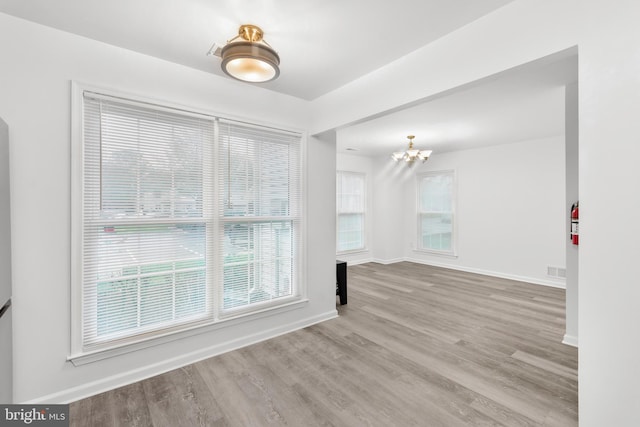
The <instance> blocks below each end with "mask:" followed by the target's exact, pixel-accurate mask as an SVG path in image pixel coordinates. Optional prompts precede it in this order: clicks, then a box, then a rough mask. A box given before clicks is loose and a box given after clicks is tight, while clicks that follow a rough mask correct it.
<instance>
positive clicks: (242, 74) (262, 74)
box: [220, 41, 280, 83]
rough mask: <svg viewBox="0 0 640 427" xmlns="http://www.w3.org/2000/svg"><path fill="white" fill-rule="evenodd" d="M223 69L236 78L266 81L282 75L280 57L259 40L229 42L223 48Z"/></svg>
mask: <svg viewBox="0 0 640 427" xmlns="http://www.w3.org/2000/svg"><path fill="white" fill-rule="evenodd" d="M220 54H221V56H222V71H224V72H225V73H226V74H227V75H228V76H230V77H233V78H234V79H237V80H241V81H244V82H251V83H264V82H268V81H271V80H274V79H276V78H277V77H278V76H279V75H280V68H278V66H279V65H280V57H279V56H278V54H277V53H276V52H275V51H274V50H273V49H271V48H270V47H269V46H267V45H265V44H261V43H258V42H244V41H243V42H235V43H229V44H227V45H226V46H225V47H223V48H222V52H220Z"/></svg>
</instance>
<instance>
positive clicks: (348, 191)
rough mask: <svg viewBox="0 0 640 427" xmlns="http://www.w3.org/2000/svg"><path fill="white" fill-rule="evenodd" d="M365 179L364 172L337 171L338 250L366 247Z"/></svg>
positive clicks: (354, 249) (347, 250)
mask: <svg viewBox="0 0 640 427" xmlns="http://www.w3.org/2000/svg"><path fill="white" fill-rule="evenodd" d="M365 181H366V175H365V174H363V173H357V172H346V171H338V173H337V177H336V187H337V188H336V208H337V221H336V224H337V230H336V231H337V236H336V241H337V248H336V249H337V252H349V251H359V250H364V249H365V213H366V200H365V199H366V197H365V194H366V193H365V188H366V185H365Z"/></svg>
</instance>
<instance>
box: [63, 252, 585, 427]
mask: <svg viewBox="0 0 640 427" xmlns="http://www.w3.org/2000/svg"><path fill="white" fill-rule="evenodd" d="M348 284H349V304H348V305H345V306H339V308H338V310H339V313H340V317H339V318H337V319H334V320H330V321H327V322H324V323H321V324H319V325H315V326H311V327H308V328H305V329H302V330H299V331H296V332H293V333H290V334H287V335H284V336H281V337H278V338H274V339H271V340H268V341H265V342H262V343H259V344H255V345H252V346H250V347H246V348H243V349H241V350H237V351H233V352H230V353H226V354H223V355H221V356H218V357H214V358H211V359H208V360H205V361H202V362H199V363H195V364H193V365H189V366H186V367H184V368H181V369H177V370H174V371H171V372H168V373H166V374H164V375H159V376H157V377H154V378H150V379H147V380H145V381H141V382H139V383H135V384H132V385H129V386H126V387H122V388H119V389H116V390H112V391H109V392H107V393H103V394H100V395H97V396H93V397H91V398H88V399H84V400H81V401H78V402H75V403H72V404H71V407H70V415H71V425H72V426H83V427H84V426H127V427H129V426H156V427H159V426H171V427H178V426H188V427H192V426H284V425H288V426H304V427H306V426H336V427H338V426H349V427H351V426H385V427H388V426H446V427H450V426H494V425H495V426H509V427H511V426H562V427H567V426H575V425H577V424H578V391H577V390H578V375H577V368H578V354H577V350H576V349H575V348H573V347H569V346H565V345H563V344H561V340H562V337H563V334H564V316H565V310H564V304H565V293H564V290H562V289H555V288H548V287H544V286H538V285H532V284H527V283H522V282H515V281H510V280H506V279H497V278H493V277H488V276H481V275H476V274H470V273H464V272H459V271H454V270H447V269H442V268H437V267H430V266H424V265H419V264H412V263H407V262H403V263H397V264H391V265H381V264H375V263H369V264H363V265H357V266H350V267H349V268H348ZM331 286H333V284H331Z"/></svg>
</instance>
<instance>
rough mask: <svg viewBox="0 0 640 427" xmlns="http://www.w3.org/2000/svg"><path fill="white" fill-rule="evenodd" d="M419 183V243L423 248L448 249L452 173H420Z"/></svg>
mask: <svg viewBox="0 0 640 427" xmlns="http://www.w3.org/2000/svg"><path fill="white" fill-rule="evenodd" d="M419 179H420V185H419V222H420V243H421V246H422V248H423V249H432V250H441V251H451V250H452V249H453V246H452V236H453V172H439V173H433V174H430V175H423V176H421V177H420V178H419Z"/></svg>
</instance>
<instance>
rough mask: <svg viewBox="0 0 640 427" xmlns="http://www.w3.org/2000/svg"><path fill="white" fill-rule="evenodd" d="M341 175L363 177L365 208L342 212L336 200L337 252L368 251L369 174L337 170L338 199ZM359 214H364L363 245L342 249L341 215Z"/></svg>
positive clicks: (363, 203)
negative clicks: (340, 245) (359, 210)
mask: <svg viewBox="0 0 640 427" xmlns="http://www.w3.org/2000/svg"><path fill="white" fill-rule="evenodd" d="M341 175H352V176H357V177H360V178H362V207H363V210H362V212H361V213H358V212H340V211H339V203H337V201H336V254H339V255H342V254H351V253H359V252H366V251H367V250H368V249H367V174H366V173H364V172H356V171H349V170H337V171H336V200H337V198H338V197H340V194H342V193H339V192H338V184H339V180H340V176H341ZM353 214H359V215H362V247H360V248H353V249H345V250H340V249H339V247H338V244H339V242H340V239H339V237H340V233H339V225H340V216H341V215H353Z"/></svg>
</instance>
